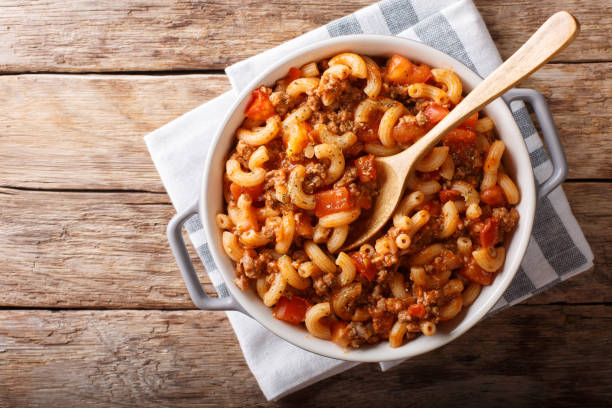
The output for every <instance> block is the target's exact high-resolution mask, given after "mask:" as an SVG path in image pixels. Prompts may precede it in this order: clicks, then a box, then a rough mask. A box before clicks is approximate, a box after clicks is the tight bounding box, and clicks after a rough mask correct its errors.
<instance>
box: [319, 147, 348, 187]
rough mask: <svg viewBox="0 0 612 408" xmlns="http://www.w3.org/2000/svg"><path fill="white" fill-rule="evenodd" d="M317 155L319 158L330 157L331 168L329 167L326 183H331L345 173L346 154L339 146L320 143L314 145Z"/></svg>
mask: <svg viewBox="0 0 612 408" xmlns="http://www.w3.org/2000/svg"><path fill="white" fill-rule="evenodd" d="M314 152H315V156H316V157H317V159H319V160H321V159H329V168H328V169H327V177H326V178H325V181H324V182H325V184H331V183H333V182H334V181H336V180H338V179H339V178H340V177H341V176H342V174H343V173H344V155H343V154H342V150H340V148H338V146H336V145H333V144H327V143H323V144H318V145H316V146H315V147H314Z"/></svg>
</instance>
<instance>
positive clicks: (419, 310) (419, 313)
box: [408, 303, 426, 319]
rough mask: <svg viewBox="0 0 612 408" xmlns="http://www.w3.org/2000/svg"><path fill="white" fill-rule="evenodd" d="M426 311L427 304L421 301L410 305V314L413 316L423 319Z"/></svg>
mask: <svg viewBox="0 0 612 408" xmlns="http://www.w3.org/2000/svg"><path fill="white" fill-rule="evenodd" d="M425 312H426V310H425V306H423V305H422V304H420V303H415V304H413V305H410V306H408V314H409V315H410V316H412V317H416V318H418V319H422V318H424V317H425Z"/></svg>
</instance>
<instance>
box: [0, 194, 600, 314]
mask: <svg viewBox="0 0 612 408" xmlns="http://www.w3.org/2000/svg"><path fill="white" fill-rule="evenodd" d="M609 188H610V184H608V183H571V184H566V186H565V189H566V191H567V193H568V196H569V198H570V201H571V203H572V205H573V207H574V210H575V212H576V216H577V218H578V221H579V222H580V223H581V225H582V227H583V228H584V231H585V233H586V236H587V239H589V241H590V243H591V245H592V246H593V250H594V252H595V257H596V259H595V262H596V266H595V269H594V270H593V271H590V272H586V273H584V274H582V275H580V276H578V277H576V278H574V279H571V280H569V281H568V282H565V283H563V284H561V285H558V286H556V287H554V288H552V289H551V290H549V291H546V292H544V293H541V294H539V295H537V296H536V297H534V298H533V299H531V300H530V301H529V302H530V303H533V304H542V303H551V302H567V303H592V302H612V255H610V251H609V248H608V247H609V238H608V237H609V236H610V232H611V231H610V229H611V228H612V204H611V203H610V200H609ZM173 212H174V210H173V208H172V206H171V205H170V204H169V201H168V198H167V196H165V195H164V194H149V193H66V192H38V191H19V190H12V189H0V219H2V223H1V224H0V237H2V245H0V259H2V260H3V262H2V263H1V264H0V276H2V279H1V280H0V293H2V296H0V306H5V307H37V308H41V307H48V308H147V309H149V308H160V309H177V308H192V307H193V304H192V303H191V301H190V299H189V297H188V295H187V293H186V289H185V286H184V284H183V281H182V279H181V278H180V275H179V273H178V270H177V267H176V264H175V262H174V259H173V257H172V255H171V254H170V251H169V248H168V243H167V241H166V236H165V227H166V224H167V223H168V221H169V219H170V217H171V216H172V214H173ZM196 265H197V269H198V270H200V271H203V267H202V266H201V264H200V262H199V261H198V262H196ZM201 275H205V274H204V273H201ZM202 279H203V280H206V281H207V279H206V278H204V277H202ZM207 291H208V292H209V293H213V291H212V287H211V286H209V285H207Z"/></svg>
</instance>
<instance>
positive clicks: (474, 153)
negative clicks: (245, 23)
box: [215, 52, 520, 347]
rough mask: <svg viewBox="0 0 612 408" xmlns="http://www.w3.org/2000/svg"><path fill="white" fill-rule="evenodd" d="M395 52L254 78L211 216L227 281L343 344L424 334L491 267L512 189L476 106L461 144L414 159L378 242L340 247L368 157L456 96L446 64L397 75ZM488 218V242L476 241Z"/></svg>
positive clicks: (512, 218) (511, 216) (515, 196)
mask: <svg viewBox="0 0 612 408" xmlns="http://www.w3.org/2000/svg"><path fill="white" fill-rule="evenodd" d="M398 57H399V56H394V57H393V58H392V59H394V60H395V62H394V63H393V64H391V63H390V62H387V64H386V65H385V63H384V61H383V60H382V59H380V58H379V57H374V58H370V57H368V56H362V55H358V54H355V53H351V52H345V53H341V54H338V55H336V56H333V58H331V59H329V60H322V61H318V62H317V61H313V62H310V63H308V64H305V65H303V66H302V67H301V68H299V70H298V69H297V68H292V70H291V71H290V75H289V76H287V77H285V78H283V79H281V80H279V81H277V83H276V84H275V86H273V87H272V88H268V87H259V88H258V89H257V91H258V92H259V94H258V96H257V97H253V100H252V101H251V104H250V105H249V107H248V108H247V110H246V114H247V116H248V117H247V118H246V119H245V120H244V122H243V123H242V125H241V126H240V127H239V128H238V130H236V132H235V138H236V140H237V143H236V144H235V145H234V147H233V149H232V151H231V152H230V154H229V155H228V156H227V160H226V162H225V174H224V175H223V179H222V182H223V183H224V184H223V187H224V189H223V197H224V198H225V201H226V203H227V205H226V207H225V208H224V209H222V210H221V212H220V213H219V214H217V215H216V218H215V221H216V225H217V227H218V228H219V229H220V231H221V236H220V239H221V243H222V246H223V249H224V251H225V252H226V254H227V256H228V257H229V258H230V259H231V260H232V261H233V262H234V263H235V268H236V281H235V282H236V285H237V286H239V287H240V288H241V289H242V290H254V291H255V292H256V293H257V295H258V297H259V298H261V299H262V301H263V303H264V304H265V305H266V306H268V307H271V308H274V313H273V315H274V316H275V317H276V318H278V319H281V320H287V321H289V322H291V323H293V324H299V325H303V326H305V328H306V329H307V330H308V332H310V333H311V334H312V335H313V336H314V337H317V338H321V339H327V340H329V339H331V340H333V341H335V342H337V343H338V344H339V345H341V346H342V347H347V345H348V347H359V346H361V345H364V344H370V343H375V342H378V341H382V340H385V339H388V341H389V345H390V346H391V347H401V346H402V345H403V344H405V343H406V341H407V340H410V339H412V338H414V337H417V336H418V335H420V334H422V335H424V336H432V335H435V333H436V331H437V326H438V323H439V322H443V321H446V320H451V319H453V318H455V317H457V316H461V315H460V313H461V311H462V310H463V309H464V308H467V307H469V306H470V305H472V304H474V302H475V301H476V300H477V298H478V296H479V294H480V292H481V289H482V286H483V284H487V283H490V282H492V281H493V278H494V277H495V275H496V274H497V273H500V272H501V270H502V269H503V266H504V261H505V256H506V242H505V241H506V238H507V235H506V234H507V232H508V231H511V230H512V228H513V226H514V225H515V224H516V222H517V221H518V215H517V213H516V211H515V210H514V208H513V207H514V206H515V205H516V204H518V203H519V200H520V194H519V190H518V187H517V185H516V184H515V182H514V181H513V180H512V178H511V177H510V176H508V175H507V174H506V172H505V171H504V168H503V165H502V163H501V161H502V156H503V154H504V150H505V146H504V144H503V142H502V141H500V140H499V139H498V138H496V134H495V129H494V123H493V121H492V120H491V119H490V118H489V117H486V116H485V117H481V118H480V119H478V121H477V122H476V123H475V124H472V125H471V126H470V127H467V126H462V127H461V132H460V133H459V135H461V136H464V135H465V137H466V139H465V141H462V142H461V143H455V142H452V141H449V140H452V139H449V140H446V141H443V142H441V143H440V144H438V145H437V146H435V147H434V148H432V149H431V150H430V151H429V152H428V153H427V154H425V155H424V156H423V157H421V158H420V159H419V160H418V161H417V162H416V164H415V171H414V172H412V174H410V175H409V176H408V177H407V179H406V183H405V184H406V192H405V193H404V194H403V197H402V200H400V202H399V204H398V206H397V208H396V209H395V211H394V213H393V217H392V219H391V220H390V221H389V223H388V225H387V226H386V227H385V228H384V229H383V230H382V231H381V234H380V236H378V237H377V239H372V240H371V241H370V242H368V243H366V244H363V245H362V246H361V247H359V249H357V250H350V251H349V250H347V249H346V248H345V245H346V243H347V242H351V239H352V235H353V234H357V233H358V230H355V229H354V226H355V225H358V224H359V223H361V222H362V220H364V219H365V217H368V216H369V214H370V212H369V208H371V206H372V205H373V204H374V202H375V200H376V199H377V189H378V183H379V180H377V178H376V177H377V174H376V170H377V163H376V161H375V158H376V157H382V156H389V155H393V154H397V153H399V152H401V151H402V150H404V149H405V148H407V147H409V146H410V145H411V144H412V143H414V141H416V140H417V139H418V138H419V137H420V136H421V135H424V134H425V133H426V132H427V130H428V129H429V128H430V127H431V126H432V125H433V123H431V122H429V123H428V120H431V117H430V116H428V115H431V110H428V108H429V107H430V106H432V104H437V105H441V106H442V107H444V108H445V109H447V110H451V109H452V108H453V107H454V106H455V105H456V104H457V103H459V102H460V101H461V99H462V97H463V87H462V83H461V80H460V79H459V77H458V76H457V75H456V74H455V73H454V72H452V71H450V70H448V69H440V68H434V69H430V68H429V67H427V66H426V65H423V64H421V65H419V66H418V72H419V73H423V76H422V78H423V79H420V80H419V81H423V82H418V81H417V82H415V81H414V80H413V79H412V78H407V79H406V78H404V79H402V75H404V73H403V72H404V71H401V70H400V71H397V72H392V71H393V70H394V69H395V68H396V67H401V66H402V64H401V63H400V64H399V65H398V64H396V62H398V61H397V58H398ZM401 58H403V57H401ZM400 62H401V61H400ZM414 66H415V67H417V66H416V65H414ZM415 72H416V71H415ZM254 95H255V94H254ZM268 95H269V96H268ZM266 98H267V99H268V102H269V104H268V103H267V102H265V100H266ZM262 100H263V101H264V102H261V101H262ZM258 104H260V105H258ZM435 109H436V108H435V107H434V111H435ZM417 111H418V112H417ZM403 132H404V133H403ZM406 132H407V133H406ZM406 135H409V136H406ZM412 135H416V136H414V137H413V136H412ZM493 186H497V187H496V189H494V190H491V191H488V192H487V194H482V193H483V192H484V191H485V190H487V189H489V188H491V187H493ZM500 194H503V197H501V196H500ZM481 195H482V199H481ZM491 197H493V198H491ZM500 197H501V198H500ZM500 203H501V204H500ZM489 218H497V220H496V222H490V220H489ZM493 227H495V228H498V230H497V231H496V233H497V234H496V235H497V238H496V239H495V241H494V242H493V243H491V242H482V240H483V239H484V238H483V237H485V236H486V235H487V234H486V233H485V234H483V229H484V228H493ZM485 244H486V245H485ZM249 288H252V289H249ZM293 302H296V304H295V307H294V305H293Z"/></svg>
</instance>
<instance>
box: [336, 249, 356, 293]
mask: <svg viewBox="0 0 612 408" xmlns="http://www.w3.org/2000/svg"><path fill="white" fill-rule="evenodd" d="M336 265H338V266H339V267H340V268H341V269H342V272H340V277H339V280H340V286H346V285H348V284H349V283H351V282H352V281H353V280H354V279H355V275H356V274H357V268H356V267H355V264H354V263H353V261H352V260H351V257H350V256H348V255H347V254H346V253H344V252H340V253H339V254H338V256H337V257H336Z"/></svg>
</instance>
